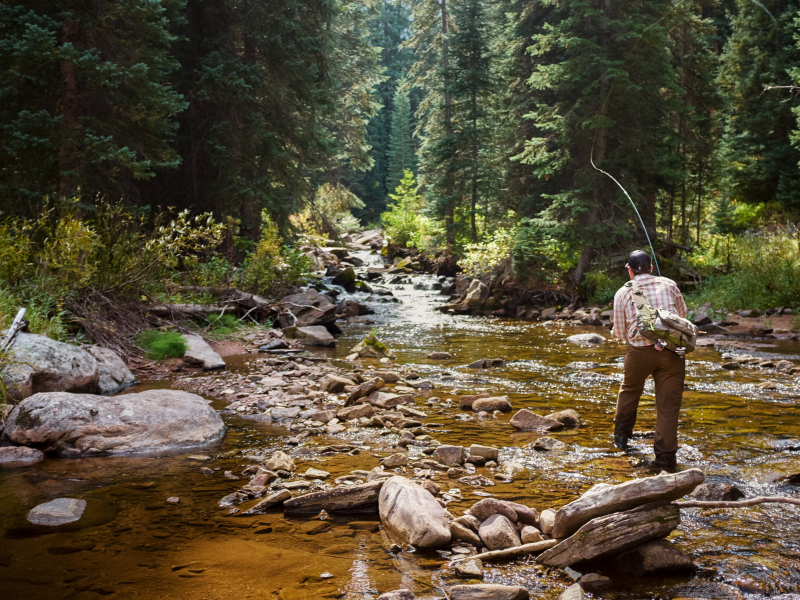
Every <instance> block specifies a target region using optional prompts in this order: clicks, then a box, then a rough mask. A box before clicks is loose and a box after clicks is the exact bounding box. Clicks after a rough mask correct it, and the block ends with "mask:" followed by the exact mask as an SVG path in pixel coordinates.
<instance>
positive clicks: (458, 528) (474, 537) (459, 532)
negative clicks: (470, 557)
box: [450, 521, 483, 548]
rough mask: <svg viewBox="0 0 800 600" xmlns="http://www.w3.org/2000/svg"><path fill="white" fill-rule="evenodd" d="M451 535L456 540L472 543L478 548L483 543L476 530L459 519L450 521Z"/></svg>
mask: <svg viewBox="0 0 800 600" xmlns="http://www.w3.org/2000/svg"><path fill="white" fill-rule="evenodd" d="M450 537H451V538H452V539H454V540H460V541H462V542H467V543H468V544H472V545H473V546H475V547H476V548H480V547H481V546H482V545H483V542H481V538H480V536H478V534H477V533H476V532H474V531H473V530H472V529H470V528H469V527H467V526H465V525H463V524H462V523H459V522H458V521H451V522H450Z"/></svg>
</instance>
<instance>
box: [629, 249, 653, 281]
mask: <svg viewBox="0 0 800 600" xmlns="http://www.w3.org/2000/svg"><path fill="white" fill-rule="evenodd" d="M625 266H626V267H627V268H628V274H629V275H630V276H631V279H633V278H634V277H635V276H636V275H642V274H643V273H652V272H653V265H652V264H651V263H650V255H649V254H647V252H643V251H642V250H634V251H633V252H631V253H630V255H629V256H628V264H626V265H625Z"/></svg>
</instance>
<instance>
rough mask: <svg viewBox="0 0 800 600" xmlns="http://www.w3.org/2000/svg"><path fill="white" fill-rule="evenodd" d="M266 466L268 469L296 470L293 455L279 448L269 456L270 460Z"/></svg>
mask: <svg viewBox="0 0 800 600" xmlns="http://www.w3.org/2000/svg"><path fill="white" fill-rule="evenodd" d="M264 468H265V469H266V470H267V471H288V472H292V471H294V470H295V464H294V460H292V457H291V456H289V455H288V454H286V453H285V452H281V451H280V450H278V451H277V452H275V453H273V455H272V456H270V457H269V460H268V461H267V462H265V463H264Z"/></svg>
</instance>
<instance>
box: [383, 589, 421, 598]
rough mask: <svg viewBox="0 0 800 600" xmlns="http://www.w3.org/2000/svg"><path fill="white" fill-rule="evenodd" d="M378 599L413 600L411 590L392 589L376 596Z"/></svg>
mask: <svg viewBox="0 0 800 600" xmlns="http://www.w3.org/2000/svg"><path fill="white" fill-rule="evenodd" d="M378 600H414V594H413V592H412V591H411V590H406V589H403V590H392V591H391V592H386V593H385V594H381V595H380V596H378Z"/></svg>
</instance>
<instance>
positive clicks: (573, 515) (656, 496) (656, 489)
mask: <svg viewBox="0 0 800 600" xmlns="http://www.w3.org/2000/svg"><path fill="white" fill-rule="evenodd" d="M704 480H705V474H704V473H703V472H702V471H701V470H700V469H689V470H688V471H681V472H680V473H673V474H669V475H657V476H655V477H645V478H643V479H633V480H631V481H626V482H625V483H620V484H619V485H608V484H606V483H601V484H598V485H596V486H594V487H593V488H592V489H590V490H589V491H588V492H586V493H585V494H584V495H583V496H581V497H580V498H578V499H577V500H575V501H574V502H570V503H569V504H567V505H566V506H564V507H562V508H560V509H559V510H558V511H557V512H556V518H555V523H554V524H553V533H552V535H553V537H554V538H564V537H567V536H568V535H570V534H571V533H573V532H575V531H577V530H578V528H580V527H581V526H582V525H584V524H585V523H588V522H589V521H591V520H592V519H594V518H596V517H600V516H603V515H608V514H611V513H615V512H620V511H623V510H628V509H631V508H634V507H636V506H641V505H643V504H647V503H648V502H655V501H657V500H677V499H678V498H681V497H683V496H685V495H687V494H689V493H691V492H692V490H694V488H696V487H697V486H698V485H700V484H701V483H703V481H704Z"/></svg>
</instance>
